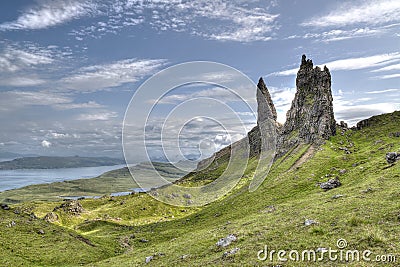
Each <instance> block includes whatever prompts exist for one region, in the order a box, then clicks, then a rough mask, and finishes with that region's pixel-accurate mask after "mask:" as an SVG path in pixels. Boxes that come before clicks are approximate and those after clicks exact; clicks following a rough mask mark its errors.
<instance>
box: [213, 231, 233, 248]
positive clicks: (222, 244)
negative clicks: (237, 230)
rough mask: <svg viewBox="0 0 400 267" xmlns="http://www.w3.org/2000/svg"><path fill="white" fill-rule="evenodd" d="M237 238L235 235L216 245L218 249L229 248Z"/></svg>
mask: <svg viewBox="0 0 400 267" xmlns="http://www.w3.org/2000/svg"><path fill="white" fill-rule="evenodd" d="M236 239H237V238H236V236H235V235H233V234H230V235H228V236H227V237H225V238H221V239H220V240H218V242H217V243H216V245H217V246H218V247H227V246H229V245H230V244H231V243H232V242H233V241H236Z"/></svg>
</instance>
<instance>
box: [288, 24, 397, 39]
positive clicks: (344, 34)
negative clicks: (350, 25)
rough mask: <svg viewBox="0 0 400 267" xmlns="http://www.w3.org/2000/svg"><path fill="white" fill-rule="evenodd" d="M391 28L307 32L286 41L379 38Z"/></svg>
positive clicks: (290, 37)
mask: <svg viewBox="0 0 400 267" xmlns="http://www.w3.org/2000/svg"><path fill="white" fill-rule="evenodd" d="M389 28H390V27H377V28H370V27H365V28H355V29H351V30H343V29H334V30H330V31H324V32H317V33H310V32H307V33H306V34H304V35H292V36H289V37H287V38H286V39H295V38H302V39H316V40H319V41H322V42H334V41H341V40H347V39H352V38H360V37H368V36H378V35H381V34H384V33H387V32H388V31H389V30H390V29H389Z"/></svg>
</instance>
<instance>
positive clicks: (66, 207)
mask: <svg viewBox="0 0 400 267" xmlns="http://www.w3.org/2000/svg"><path fill="white" fill-rule="evenodd" d="M57 210H62V211H64V212H65V213H69V214H73V215H79V214H81V213H82V212H84V211H85V210H84V209H83V207H82V205H81V203H79V201H77V200H69V201H66V202H65V203H63V204H61V205H60V206H57V207H55V208H54V209H53V212H55V211H57Z"/></svg>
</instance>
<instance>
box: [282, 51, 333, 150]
mask: <svg viewBox="0 0 400 267" xmlns="http://www.w3.org/2000/svg"><path fill="white" fill-rule="evenodd" d="M296 88H297V91H296V95H295V98H294V100H293V101H292V106H291V108H290V110H289V111H288V112H287V114H286V122H285V124H284V125H283V128H282V131H281V134H280V137H279V140H278V153H277V155H278V156H282V155H283V154H285V153H286V152H288V151H289V150H290V149H291V148H293V147H294V146H296V145H298V144H299V143H316V144H319V143H322V142H323V140H325V139H328V138H329V137H330V136H332V135H335V133H336V122H335V119H334V114H333V104H332V101H333V98H332V91H331V74H330V72H329V70H328V68H327V67H326V66H325V67H324V69H323V70H321V69H320V68H319V67H318V66H317V67H315V68H314V66H313V62H312V61H311V60H310V59H306V56H305V55H303V57H302V60H301V65H300V69H299V71H298V72H297V78H296Z"/></svg>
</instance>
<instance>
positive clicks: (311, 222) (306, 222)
mask: <svg viewBox="0 0 400 267" xmlns="http://www.w3.org/2000/svg"><path fill="white" fill-rule="evenodd" d="M314 224H318V222H317V221H314V220H310V219H306V220H305V221H304V225H305V226H311V225H314Z"/></svg>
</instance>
